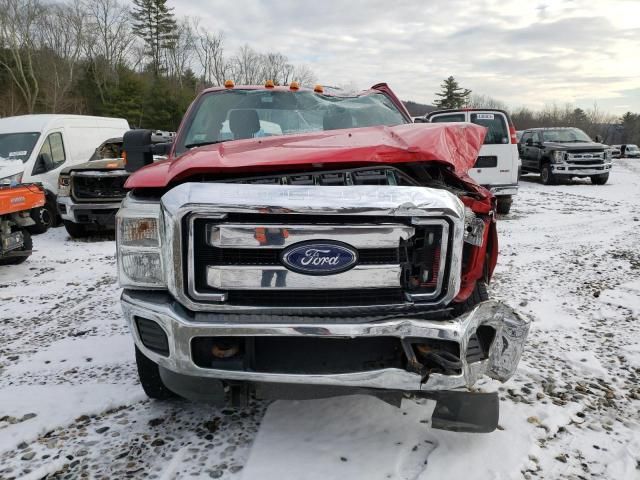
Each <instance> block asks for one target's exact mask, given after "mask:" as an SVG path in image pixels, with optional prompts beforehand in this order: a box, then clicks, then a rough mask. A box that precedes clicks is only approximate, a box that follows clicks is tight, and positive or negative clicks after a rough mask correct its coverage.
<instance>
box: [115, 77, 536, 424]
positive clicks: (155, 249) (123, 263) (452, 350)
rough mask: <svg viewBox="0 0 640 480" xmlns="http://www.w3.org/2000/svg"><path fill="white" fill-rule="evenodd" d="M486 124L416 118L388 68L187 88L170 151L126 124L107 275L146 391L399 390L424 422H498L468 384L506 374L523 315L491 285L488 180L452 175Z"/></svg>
mask: <svg viewBox="0 0 640 480" xmlns="http://www.w3.org/2000/svg"><path fill="white" fill-rule="evenodd" d="M276 127H277V128H276ZM275 130H277V131H278V132H279V133H278V134H272V133H269V132H273V131H275ZM229 132H230V133H231V136H232V137H231V138H229ZM484 135H485V130H484V129H482V128H480V127H478V126H476V125H471V124H460V123H458V124H448V125H438V124H432V125H414V124H413V123H412V121H411V118H410V117H409V114H408V112H407V111H406V109H405V107H404V106H403V104H402V102H400V100H399V99H398V98H397V97H396V95H395V94H393V92H392V91H391V90H390V89H389V87H388V86H387V85H386V84H379V85H375V86H373V87H372V88H371V89H369V90H367V91H365V92H362V93H360V94H353V95H349V96H341V95H338V94H335V95H334V94H326V93H324V92H323V91H322V89H321V88H319V87H317V88H316V89H314V90H313V91H311V90H307V89H302V88H299V87H298V85H296V84H295V83H294V84H292V85H291V86H289V87H275V86H273V84H272V83H270V82H268V83H267V84H266V85H265V86H264V87H262V86H254V87H238V88H236V87H234V86H233V85H232V84H231V83H227V84H226V88H212V89H208V90H205V91H204V92H202V93H201V94H200V95H199V96H198V97H197V99H196V100H195V101H194V103H193V104H192V105H191V107H190V108H189V110H188V112H187V114H186V115H185V118H184V120H183V123H182V125H181V127H180V130H179V132H178V133H177V136H176V140H175V142H174V144H173V147H172V148H171V151H170V153H169V158H168V161H165V162H157V163H155V164H152V163H153V151H154V148H153V145H152V143H151V138H152V132H151V131H145V130H133V131H130V132H127V133H126V134H125V136H124V147H123V148H124V150H125V152H126V156H127V164H126V168H127V170H131V171H135V170H137V169H139V170H138V171H136V172H135V173H134V174H133V175H132V176H131V177H129V179H128V180H127V183H126V185H125V187H126V188H127V189H128V190H129V192H128V193H127V197H126V198H125V200H124V201H123V203H122V207H121V208H120V210H119V211H118V214H117V228H116V231H117V242H116V243H117V258H118V275H119V280H120V285H121V286H122V287H123V289H124V290H123V293H122V307H123V312H124V315H125V317H126V319H127V321H128V323H129V325H130V328H131V332H132V334H133V338H134V341H135V345H136V360H137V366H138V374H139V377H140V382H141V383H142V386H143V388H144V390H145V392H146V393H147V395H148V396H150V397H152V398H160V399H167V398H170V397H171V396H173V395H175V394H178V395H181V396H184V397H186V398H190V399H194V400H199V401H209V402H215V403H224V402H225V401H227V400H228V401H231V402H232V403H235V404H243V403H245V402H246V401H247V399H248V397H249V395H251V394H255V395H256V396H258V397H260V398H266V399H273V398H312V397H324V396H332V395H344V394H353V393H361V394H370V395H375V396H379V397H380V398H384V399H385V400H387V401H389V402H392V403H394V404H397V403H399V402H400V401H401V399H402V397H403V396H404V395H405V394H407V393H410V394H414V395H418V396H427V397H429V398H434V399H435V400H436V401H437V406H436V409H435V411H434V414H433V426H434V427H436V428H444V429H449V430H456V431H476V432H477V431H491V430H493V429H494V428H496V425H497V421H498V396H497V394H496V393H480V392H472V391H470V390H467V389H465V387H471V386H472V385H473V384H474V383H475V382H476V380H477V379H478V378H480V377H481V376H482V375H488V376H490V377H493V378H497V379H499V380H501V381H506V380H507V379H508V378H509V377H511V376H512V375H513V373H514V371H515V369H516V367H517V364H518V362H519V359H520V355H521V352H522V349H523V346H524V342H525V339H526V336H527V332H528V328H529V322H528V320H526V319H523V318H522V317H520V316H519V315H518V314H517V313H516V312H514V311H513V310H512V309H510V308H509V307H507V306H506V305H504V304H501V303H499V302H496V301H491V300H489V299H488V294H487V282H489V281H490V279H491V276H492V273H493V270H494V267H495V264H496V260H497V255H498V243H497V242H498V237H497V232H496V220H495V215H494V206H493V202H494V199H493V196H492V195H491V194H490V193H489V192H488V191H487V190H486V189H484V188H482V187H481V186H479V185H478V184H476V183H475V182H474V181H473V180H472V179H471V178H469V177H468V176H467V175H466V172H467V171H468V170H469V168H470V167H472V166H473V164H474V163H475V162H476V157H477V154H478V152H479V151H480V148H481V146H482V141H483V139H484ZM452 152H457V153H456V154H452Z"/></svg>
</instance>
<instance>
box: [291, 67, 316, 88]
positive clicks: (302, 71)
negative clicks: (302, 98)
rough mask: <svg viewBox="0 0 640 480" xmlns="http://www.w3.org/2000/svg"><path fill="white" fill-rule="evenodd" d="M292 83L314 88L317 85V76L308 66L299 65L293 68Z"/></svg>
mask: <svg viewBox="0 0 640 480" xmlns="http://www.w3.org/2000/svg"><path fill="white" fill-rule="evenodd" d="M291 81H296V82H298V83H299V84H300V85H301V86H303V87H312V86H313V85H314V84H315V83H316V75H315V74H314V73H313V70H311V68H310V67H309V66H308V65H298V66H297V67H294V68H293V73H292V74H291Z"/></svg>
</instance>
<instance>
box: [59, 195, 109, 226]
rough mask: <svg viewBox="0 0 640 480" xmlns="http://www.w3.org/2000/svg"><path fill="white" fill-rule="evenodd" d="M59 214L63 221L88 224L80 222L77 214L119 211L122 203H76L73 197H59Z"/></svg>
mask: <svg viewBox="0 0 640 480" xmlns="http://www.w3.org/2000/svg"><path fill="white" fill-rule="evenodd" d="M57 203H58V213H59V214H60V216H61V217H62V219H63V220H67V221H69V222H73V223H86V222H80V221H79V220H78V218H77V212H78V211H83V212H86V211H87V210H102V211H105V213H106V211H107V210H114V211H117V210H118V209H119V208H120V203H121V202H109V203H75V202H74V201H73V199H72V198H71V197H60V196H59V197H58V199H57Z"/></svg>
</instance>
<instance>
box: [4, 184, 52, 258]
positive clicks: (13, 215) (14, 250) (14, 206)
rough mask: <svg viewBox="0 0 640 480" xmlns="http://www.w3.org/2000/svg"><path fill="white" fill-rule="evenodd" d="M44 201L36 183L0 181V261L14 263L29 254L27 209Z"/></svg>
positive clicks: (32, 222)
mask: <svg viewBox="0 0 640 480" xmlns="http://www.w3.org/2000/svg"><path fill="white" fill-rule="evenodd" d="M44 204H45V195H44V189H43V188H42V187H41V186H40V185H36V184H24V185H13V186H9V185H0V265H17V264H18V263H22V262H24V261H25V260H26V259H27V258H28V257H29V255H31V250H32V248H33V243H32V241H31V234H30V233H29V230H28V229H29V227H32V226H33V225H34V224H35V222H34V221H33V219H32V218H31V212H32V211H33V210H34V209H37V208H42V207H43V206H44Z"/></svg>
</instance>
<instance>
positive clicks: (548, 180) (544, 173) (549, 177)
mask: <svg viewBox="0 0 640 480" xmlns="http://www.w3.org/2000/svg"><path fill="white" fill-rule="evenodd" d="M540 179H541V180H542V183H543V184H545V185H553V184H554V183H556V178H555V176H554V175H553V173H551V167H550V166H549V165H548V164H547V165H543V166H542V170H540Z"/></svg>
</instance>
